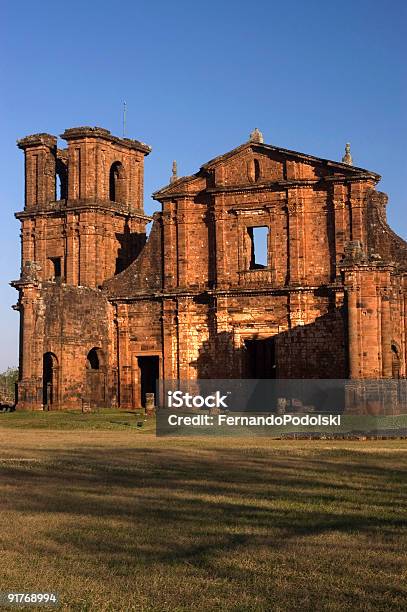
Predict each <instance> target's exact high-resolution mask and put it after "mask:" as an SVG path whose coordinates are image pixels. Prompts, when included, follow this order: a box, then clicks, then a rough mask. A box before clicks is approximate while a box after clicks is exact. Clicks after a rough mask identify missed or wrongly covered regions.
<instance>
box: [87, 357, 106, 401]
mask: <svg viewBox="0 0 407 612" xmlns="http://www.w3.org/2000/svg"><path fill="white" fill-rule="evenodd" d="M105 382H106V371H105V360H104V354H103V351H102V349H101V348H98V347H93V348H92V349H91V350H90V351H89V352H88V354H87V356H86V380H85V387H86V389H85V397H84V399H85V401H87V402H88V403H89V404H90V405H91V407H93V408H99V407H102V406H104V404H105Z"/></svg>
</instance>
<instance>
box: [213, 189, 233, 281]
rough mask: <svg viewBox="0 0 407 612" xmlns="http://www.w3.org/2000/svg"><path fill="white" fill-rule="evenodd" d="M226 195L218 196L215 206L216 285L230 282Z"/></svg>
mask: <svg viewBox="0 0 407 612" xmlns="http://www.w3.org/2000/svg"><path fill="white" fill-rule="evenodd" d="M225 215H226V213H225V209H224V196H223V195H222V194H221V195H219V196H216V199H215V204H214V208H213V219H214V225H215V262H216V281H215V282H216V285H217V286H218V287H219V288H221V287H226V286H227V285H228V282H229V271H228V270H227V259H226V236H225V233H226V231H227V223H228V222H230V221H229V220H227V219H225Z"/></svg>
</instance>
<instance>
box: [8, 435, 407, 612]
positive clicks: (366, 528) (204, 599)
mask: <svg viewBox="0 0 407 612" xmlns="http://www.w3.org/2000/svg"><path fill="white" fill-rule="evenodd" d="M0 444H1V450H0V476H1V480H0V489H1V490H0V494H1V507H2V523H1V528H0V529H1V540H0V542H1V549H2V554H1V563H2V572H1V573H2V577H1V580H0V582H1V584H0V589H1V590H4V589H8V588H19V589H28V590H29V589H35V590H37V591H38V590H54V591H57V592H59V593H60V594H61V598H62V602H63V607H64V609H67V610H160V611H162V610H171V611H176V610H191V608H194V609H196V610H204V611H205V610H208V611H212V610H236V611H243V610H275V611H284V612H285V611H288V610H290V611H291V610H296V609H302V610H332V611H333V610H338V611H339V610H341V611H342V610H385V609H386V610H402V609H405V608H406V605H407V597H406V595H407V593H406V586H405V585H406V583H405V570H406V566H405V550H406V538H405V531H404V528H403V527H404V521H405V517H406V501H407V493H406V488H405V468H406V464H407V459H406V449H407V444H406V443H405V442H404V441H392V442H384V441H383V442H379V441H378V442H352V443H350V442H329V443H328V442H326V441H325V442H324V441H318V442H316V441H313V442H305V441H304V442H287V441H286V442H283V441H272V440H265V439H253V440H251V439H244V440H242V439H240V440H239V439H237V440H233V439H227V440H209V441H208V440H203V439H198V438H197V439H177V440H170V439H157V438H155V437H153V436H150V435H138V433H137V431H135V430H132V431H111V432H103V431H92V432H85V431H75V432H68V431H58V432H56V431H55V432H51V431H49V432H48V431H40V430H36V431H34V430H21V431H10V430H8V431H6V430H0Z"/></svg>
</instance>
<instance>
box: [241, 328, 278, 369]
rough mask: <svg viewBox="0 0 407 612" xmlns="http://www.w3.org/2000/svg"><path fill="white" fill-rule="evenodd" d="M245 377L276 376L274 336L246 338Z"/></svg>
mask: <svg viewBox="0 0 407 612" xmlns="http://www.w3.org/2000/svg"><path fill="white" fill-rule="evenodd" d="M245 348H246V376H247V378H277V364H276V349H275V342H274V338H265V339H263V340H246V341H245Z"/></svg>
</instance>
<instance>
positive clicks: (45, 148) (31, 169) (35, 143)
mask: <svg viewBox="0 0 407 612" xmlns="http://www.w3.org/2000/svg"><path fill="white" fill-rule="evenodd" d="M56 143H57V139H56V138H55V136H51V135H50V134H33V135H32V136H27V137H26V138H23V139H22V140H19V141H18V143H17V144H18V146H19V148H20V149H23V150H24V153H25V208H26V209H33V208H36V207H43V206H44V205H45V204H47V203H48V202H53V201H54V200H55V163H56Z"/></svg>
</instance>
